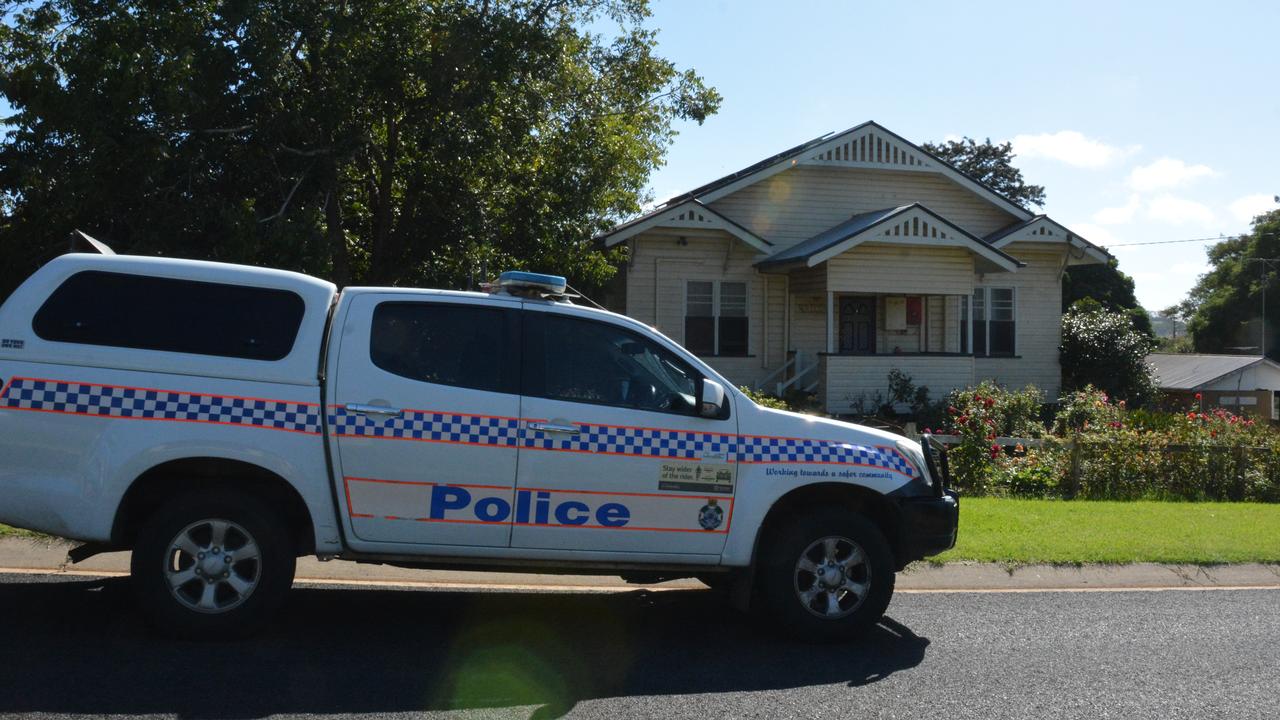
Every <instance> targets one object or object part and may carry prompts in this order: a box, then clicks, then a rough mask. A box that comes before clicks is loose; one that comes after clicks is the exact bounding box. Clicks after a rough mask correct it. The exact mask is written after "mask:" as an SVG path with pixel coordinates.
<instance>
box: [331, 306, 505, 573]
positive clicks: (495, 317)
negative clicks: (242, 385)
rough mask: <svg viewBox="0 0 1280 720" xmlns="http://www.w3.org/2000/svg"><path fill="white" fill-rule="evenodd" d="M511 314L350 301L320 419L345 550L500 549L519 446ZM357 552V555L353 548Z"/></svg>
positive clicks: (496, 310) (501, 310) (487, 309)
mask: <svg viewBox="0 0 1280 720" xmlns="http://www.w3.org/2000/svg"><path fill="white" fill-rule="evenodd" d="M519 320H520V316H519V310H518V309H516V308H515V307H512V308H510V309H506V308H501V307H493V306H492V305H491V304H488V305H486V304H482V303H480V302H474V301H472V302H468V299H466V298H447V299H443V300H435V299H429V298H424V296H423V295H420V294H417V295H415V294H405V295H402V296H390V297H389V296H387V295H385V294H379V295H357V296H356V297H355V298H354V299H353V300H352V301H351V306H350V308H349V310H348V312H347V315H346V318H345V321H344V325H343V327H342V332H341V333H339V334H338V337H339V338H340V345H339V347H337V348H335V349H334V352H338V353H339V356H338V363H337V372H336V376H335V378H334V382H333V388H334V389H333V397H332V399H330V403H331V405H330V409H329V412H330V417H331V426H332V430H331V432H332V433H333V435H334V437H333V440H334V442H335V443H336V445H337V450H338V453H337V458H336V460H337V465H338V467H337V468H336V470H337V472H339V473H340V478H341V482H342V485H341V487H340V490H341V493H342V497H341V501H340V505H341V506H342V510H343V512H344V514H345V515H346V516H347V518H348V519H349V522H350V527H351V530H352V532H353V533H354V535H355V539H354V540H353V542H352V544H353V545H355V546H356V547H357V549H362V548H360V547H359V546H360V541H366V542H371V543H405V544H406V545H404V546H403V551H404V552H426V550H417V549H415V548H417V547H418V546H430V545H478V546H489V547H494V546H496V547H506V546H507V544H508V543H509V541H510V537H511V526H510V525H509V524H508V523H507V520H508V517H509V516H510V508H511V501H512V497H513V495H514V485H515V478H516V459H517V454H518V452H519V451H518V444H519V415H520V395H519V377H518V375H519V342H518V338H519V326H518V323H519ZM363 549H367V548H363Z"/></svg>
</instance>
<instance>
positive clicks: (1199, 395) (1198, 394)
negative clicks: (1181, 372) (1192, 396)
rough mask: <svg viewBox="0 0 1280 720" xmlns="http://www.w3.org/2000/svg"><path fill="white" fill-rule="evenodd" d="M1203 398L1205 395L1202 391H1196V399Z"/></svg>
mask: <svg viewBox="0 0 1280 720" xmlns="http://www.w3.org/2000/svg"><path fill="white" fill-rule="evenodd" d="M1202 398H1204V395H1201V394H1200V393H1196V399H1197V400H1200V399H1202Z"/></svg>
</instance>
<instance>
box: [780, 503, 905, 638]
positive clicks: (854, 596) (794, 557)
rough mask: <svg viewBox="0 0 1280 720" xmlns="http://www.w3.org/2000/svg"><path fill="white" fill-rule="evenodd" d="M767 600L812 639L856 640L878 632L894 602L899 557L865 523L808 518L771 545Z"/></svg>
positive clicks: (793, 522) (844, 516) (822, 514)
mask: <svg viewBox="0 0 1280 720" xmlns="http://www.w3.org/2000/svg"><path fill="white" fill-rule="evenodd" d="M765 543H766V544H765V546H764V547H763V548H762V550H761V557H760V567H759V574H758V576H757V578H758V581H759V583H760V586H759V589H760V595H761V599H762V600H763V601H764V605H765V607H766V609H767V611H768V612H769V614H770V615H771V616H772V618H773V619H774V620H776V621H777V622H778V623H779V624H780V625H782V626H783V627H784V628H785V629H787V630H788V631H790V632H792V633H794V634H797V635H799V636H801V637H804V638H806V639H809V640H819V641H820V640H839V639H846V638H850V637H854V636H856V635H858V634H860V633H862V632H864V631H866V630H867V629H869V628H870V627H871V626H873V625H875V623H876V622H878V621H879V620H880V618H881V616H883V615H884V611H885V609H886V608H888V607H889V599H890V598H891V597H892V596H893V583H894V572H893V554H892V551H891V550H890V548H889V543H888V542H887V541H886V540H885V538H884V534H883V533H881V532H880V529H879V528H877V527H876V525H875V523H873V522H871V521H870V520H869V519H867V518H866V517H865V516H863V515H860V514H858V513H855V512H851V511H847V510H838V509H818V510H810V511H801V512H799V513H797V514H796V515H795V516H794V517H792V518H790V519H788V520H787V521H786V522H785V524H783V525H781V526H780V527H778V528H777V529H776V530H775V531H774V532H772V533H771V534H770V536H769V537H768V538H766V539H765Z"/></svg>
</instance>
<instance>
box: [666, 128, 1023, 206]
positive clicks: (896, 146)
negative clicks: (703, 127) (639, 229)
mask: <svg viewBox="0 0 1280 720" xmlns="http://www.w3.org/2000/svg"><path fill="white" fill-rule="evenodd" d="M799 164H814V165H841V166H845V167H880V168H883V167H884V166H885V165H886V164H889V165H892V166H894V168H895V169H900V170H909V171H919V172H932V173H936V174H939V175H942V176H944V177H946V178H948V179H949V180H952V181H953V182H955V183H957V184H959V185H961V186H963V187H965V188H966V189H968V190H970V191H972V192H974V193H975V194H977V195H978V196H979V197H981V198H982V199H984V200H986V201H987V202H990V203H991V204H993V205H995V206H996V207H998V208H1000V209H1001V210H1004V211H1005V212H1008V213H1009V214H1011V215H1013V216H1014V217H1016V218H1018V219H1020V220H1026V219H1030V218H1031V217H1033V215H1032V213H1031V212H1030V211H1029V210H1027V209H1026V208H1024V207H1022V206H1021V205H1019V204H1018V203H1016V202H1014V201H1013V200H1010V199H1009V198H1007V197H1005V196H1004V195H1002V194H1000V193H999V192H997V191H996V190H995V189H994V188H992V187H991V186H990V185H987V184H986V183H983V182H981V181H979V180H977V179H975V178H972V177H970V176H968V175H966V174H965V173H963V172H961V171H960V170H959V169H958V168H956V167H955V166H954V165H952V164H951V163H949V162H947V161H945V160H943V159H941V158H939V157H938V156H936V155H934V154H932V153H930V152H928V151H927V150H925V149H924V148H922V147H920V146H919V145H916V144H914V143H912V142H911V141H909V140H907V139H905V138H903V137H902V136H901V135H898V134H897V133H895V132H893V131H891V130H888V129H886V128H885V127H884V126H882V125H880V124H879V123H877V122H875V121H873V120H869V121H867V122H864V123H862V124H860V125H855V126H853V127H851V128H849V129H847V130H842V131H840V132H835V133H827V134H826V135H822V136H819V137H816V138H814V139H812V140H810V141H808V142H805V143H801V144H800V145H797V146H795V147H793V148H790V149H789V150H784V151H782V152H780V153H778V154H776V155H772V156H770V157H767V158H765V159H764V160H761V161H759V162H757V163H754V164H752V165H749V166H747V167H745V168H743V169H741V170H739V171H737V172H734V173H730V174H729V175H726V176H724V177H722V178H719V179H717V180H713V181H711V182H709V183H707V184H705V185H702V186H701V187H697V188H694V189H693V190H691V191H689V192H687V193H684V194H682V195H677V196H676V197H673V198H671V199H670V200H667V201H666V202H665V203H663V207H665V206H667V205H671V204H672V203H679V202H683V201H685V200H688V199H690V198H697V199H699V200H701V201H702V202H705V203H710V202H714V201H715V200H717V199H719V198H721V197H724V196H725V195H728V194H729V193H732V192H734V191H736V190H739V189H741V188H743V187H746V186H747V185H753V184H755V183H757V182H760V181H761V180H764V179H765V178H767V177H769V176H771V175H775V174H777V173H779V172H782V171H783V170H786V169H788V168H791V167H794V166H796V165H799Z"/></svg>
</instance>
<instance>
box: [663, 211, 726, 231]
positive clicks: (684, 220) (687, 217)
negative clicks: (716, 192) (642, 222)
mask: <svg viewBox="0 0 1280 720" xmlns="http://www.w3.org/2000/svg"><path fill="white" fill-rule="evenodd" d="M663 225H664V226H666V227H706V228H715V227H720V225H719V223H718V222H717V220H714V219H712V218H710V217H707V213H705V212H703V211H702V210H700V209H698V208H694V207H691V208H689V209H687V210H685V211H684V212H680V213H673V214H672V215H671V216H669V217H668V218H667V221H666V222H665V223H663Z"/></svg>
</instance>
